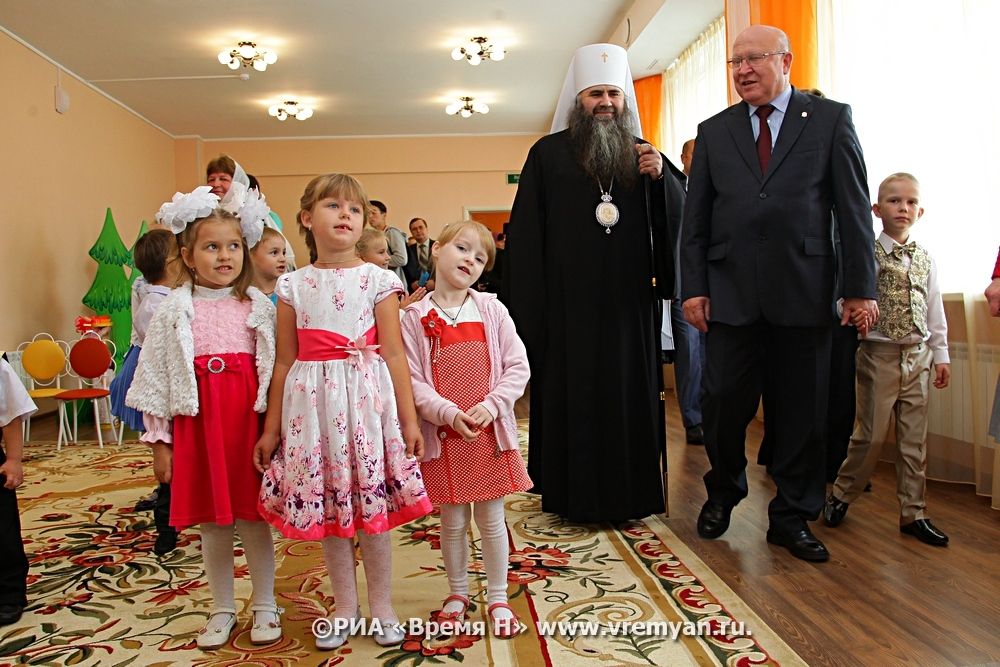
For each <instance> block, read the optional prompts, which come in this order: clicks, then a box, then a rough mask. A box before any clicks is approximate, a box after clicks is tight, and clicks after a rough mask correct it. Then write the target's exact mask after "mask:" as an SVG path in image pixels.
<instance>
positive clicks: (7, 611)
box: [0, 604, 24, 625]
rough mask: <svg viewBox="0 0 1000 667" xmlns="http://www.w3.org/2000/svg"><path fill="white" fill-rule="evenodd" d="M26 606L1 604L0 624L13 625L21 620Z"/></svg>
mask: <svg viewBox="0 0 1000 667" xmlns="http://www.w3.org/2000/svg"><path fill="white" fill-rule="evenodd" d="M23 611H24V607H22V606H21V605H19V604H2V605H0V625H11V624H13V623H17V622H18V621H20V620H21V613H22V612H23Z"/></svg>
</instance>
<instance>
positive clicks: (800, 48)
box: [750, 0, 819, 88]
mask: <svg viewBox="0 0 1000 667" xmlns="http://www.w3.org/2000/svg"><path fill="white" fill-rule="evenodd" d="M750 23H752V24H758V23H763V24H764V25H773V26H775V27H777V28H781V29H782V30H784V31H785V34H786V35H788V41H789V43H790V44H791V45H792V53H794V54H795V59H794V60H793V61H792V75H791V81H792V85H793V86H795V87H796V88H815V87H816V78H817V73H818V69H819V67H818V62H817V61H818V58H819V55H818V46H817V39H818V38H817V35H816V0H750Z"/></svg>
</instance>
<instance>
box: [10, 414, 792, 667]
mask: <svg viewBox="0 0 1000 667" xmlns="http://www.w3.org/2000/svg"><path fill="white" fill-rule="evenodd" d="M522 430H526V429H522ZM522 437H525V436H522ZM524 444H526V443H524ZM26 450H27V453H28V456H29V459H28V460H27V461H26V465H25V469H26V473H27V474H26V477H27V481H26V483H25V486H24V487H22V489H21V491H20V492H19V503H20V510H21V521H22V531H23V537H24V541H25V546H26V550H27V552H28V559H29V561H30V563H31V570H30V575H29V581H28V599H29V606H28V608H27V609H26V611H25V614H24V616H23V618H22V619H21V621H20V622H19V623H17V624H15V625H11V626H5V627H2V628H0V665H16V664H34V665H107V666H112V665H116V666H117V665H146V666H155V665H267V666H271V665H289V666H290V665H298V664H302V665H341V664H342V665H386V666H390V665H391V666H395V665H421V664H458V663H464V664H471V665H521V666H534V665H539V666H541V665H560V666H562V665H594V666H599V665H733V666H737V665H739V666H744V665H746V666H749V665H777V664H781V665H801V664H804V663H803V662H802V660H801V659H800V658H799V657H798V656H797V655H795V653H793V652H792V651H791V649H789V648H788V646H786V645H785V644H784V642H782V641H781V640H780V639H779V638H778V637H777V636H776V635H775V634H774V633H773V632H772V631H771V630H770V629H769V628H767V627H766V626H765V625H764V624H763V622H762V621H761V620H760V619H759V618H758V617H757V616H756V615H755V614H754V613H753V612H752V611H751V610H750V609H749V608H748V607H747V606H746V605H745V604H744V603H743V602H742V601H741V600H739V598H737V597H736V596H735V595H734V594H733V593H732V592H731V591H730V590H729V589H728V588H727V587H726V586H725V584H724V583H723V582H722V581H721V580H719V579H718V578H716V577H715V575H713V574H712V572H711V571H710V570H709V569H708V568H707V567H706V566H705V565H704V563H702V562H701V561H700V560H698V559H697V557H696V556H694V554H692V553H691V552H690V551H688V550H687V548H686V547H684V545H683V544H682V543H681V542H680V540H678V539H677V538H676V537H675V536H674V535H673V534H672V533H671V532H670V530H669V529H668V528H667V526H666V525H665V524H664V523H663V522H662V521H661V520H660V518H659V517H649V518H647V519H646V520H644V521H637V522H633V523H631V524H629V525H626V526H620V527H615V528H612V527H610V526H599V525H579V524H568V523H565V522H563V521H561V520H560V519H559V518H558V517H555V516H553V515H551V514H544V513H542V512H541V511H540V509H539V500H538V497H537V496H534V495H531V494H521V495H516V496H511V497H510V498H508V502H507V520H508V525H509V526H510V536H511V567H510V572H509V585H510V589H509V592H510V597H511V606H512V607H513V609H514V610H515V612H516V613H517V614H518V615H519V617H520V618H521V619H522V621H524V623H526V624H527V626H528V630H527V631H525V632H523V633H522V634H521V635H519V636H518V637H516V638H515V639H513V640H510V641H501V640H496V639H494V638H492V637H491V636H489V635H488V634H487V635H486V636H480V635H478V634H475V633H474V632H473V633H470V634H460V635H458V636H452V637H449V638H447V639H442V638H435V637H431V638H425V637H424V636H423V635H419V634H415V635H409V636H408V637H407V640H406V641H405V642H404V643H403V644H402V645H401V646H397V647H392V648H388V649H386V648H382V647H379V646H378V645H376V644H375V642H374V641H373V640H372V639H370V638H368V637H355V638H352V639H351V640H350V641H349V642H348V643H347V644H345V645H344V646H343V647H341V648H340V649H338V650H336V651H332V652H328V653H323V652H320V651H317V650H316V649H315V648H314V647H313V638H312V634H311V632H310V627H311V624H312V622H313V620H315V619H317V618H320V617H321V616H324V615H326V614H327V610H328V609H332V608H333V602H334V601H333V599H332V597H331V595H330V593H329V584H328V583H327V582H326V574H325V569H324V567H323V560H322V554H321V552H320V550H319V544H318V543H314V542H294V541H290V540H284V539H279V540H277V542H276V550H277V567H278V572H277V583H276V589H277V590H276V592H277V596H278V603H279V605H280V606H282V607H283V608H284V609H285V612H284V615H283V618H282V624H283V627H284V636H283V638H282V639H281V640H280V641H279V642H278V643H276V644H272V645H270V646H263V647H259V646H253V645H252V644H251V643H250V641H249V633H250V630H249V623H250V612H249V611H248V606H249V602H248V599H249V588H250V579H249V574H248V571H247V568H246V563H245V560H244V559H243V558H242V557H241V556H242V553H241V552H237V555H238V558H237V573H236V574H237V581H236V595H237V606H238V607H240V608H241V609H240V616H239V624H238V625H237V628H236V630H235V631H234V632H233V635H232V637H231V640H230V642H229V644H228V645H227V646H225V647H223V648H222V649H220V650H218V651H212V652H204V651H200V650H198V649H197V648H196V647H195V642H194V638H195V634H196V633H197V631H198V629H199V628H201V627H202V625H203V624H204V622H205V619H206V617H207V614H208V609H209V606H210V603H209V600H208V586H207V583H206V581H205V578H204V575H203V572H202V568H201V556H200V537H199V535H198V532H197V530H194V529H192V530H187V531H184V532H183V533H182V535H181V540H180V542H179V548H178V549H177V550H175V551H174V552H172V553H170V554H168V555H167V556H166V557H163V558H157V557H156V556H155V555H154V554H153V553H152V547H153V541H154V538H155V533H154V531H153V528H152V525H151V523H152V516H151V515H150V514H149V513H142V514H136V513H134V512H133V511H132V506H133V504H134V503H135V501H136V500H137V499H138V498H139V497H140V496H141V495H144V494H145V493H147V492H148V491H149V490H150V489H151V488H152V486H153V482H152V464H151V459H150V457H149V455H148V449H147V448H146V447H144V446H142V445H138V444H135V443H129V444H125V445H123V446H122V447H121V448H117V447H114V446H111V447H106V448H105V449H103V450H101V449H98V448H97V447H96V445H90V444H85V445H74V446H71V447H69V448H64V449H63V451H61V452H56V451H55V447H54V445H50V444H39V443H34V442H33V443H30V444H29V445H28V447H27V448H26ZM473 539H474V543H473V546H474V549H475V546H476V544H477V542H476V541H475V540H477V539H478V538H477V537H476V536H475V535H473ZM394 540H395V541H394V560H393V571H394V590H393V597H394V601H395V605H396V611H397V612H398V613H399V615H400V617H401V619H404V620H405V619H409V618H419V619H422V620H425V621H426V620H429V619H433V618H434V617H435V615H436V613H437V611H436V610H437V609H439V608H440V601H441V600H442V599H443V598H444V596H445V595H447V580H446V578H445V573H444V567H443V564H442V562H441V555H440V551H439V548H440V544H439V523H438V518H437V516H429V517H425V518H423V519H421V520H419V521H415V522H413V523H410V524H408V525H406V526H404V527H402V528H400V529H396V530H395V531H394ZM358 574H359V579H361V581H362V584H361V585H360V587H361V591H362V609H363V610H366V609H367V603H366V601H365V600H364V592H363V591H364V585H363V578H361V577H362V573H361V572H360V571H359V573H358ZM472 574H473V575H474V578H473V580H472V582H471V583H472V590H473V594H474V595H473V602H474V605H473V607H472V608H470V621H473V622H475V621H485V620H486V615H485V605H484V604H483V602H484V600H485V580H484V579H483V578H482V577H481V576H480V575H481V573H480V572H479V571H475V568H474V571H473V573H472ZM555 621H562V622H579V623H595V624H598V625H593V626H590V625H588V626H576V630H577V632H572V631H571V629H570V628H568V627H564V628H563V631H564V632H563V633H562V634H560V633H558V632H556V633H552V634H549V633H544V636H543V633H540V632H539V631H538V626H537V625H536V624H537V623H539V622H542V623H545V622H555ZM623 621H624V622H628V623H629V624H631V623H633V622H639V625H634V626H632V627H623V626H619V625H618V623H619V622H623ZM684 621H688V622H691V623H690V624H688V625H687V626H680V625H677V626H667V623H672V624H675V623H679V622H684ZM699 622H700V623H699ZM642 623H647V625H641V624H642ZM733 623H736V625H735V626H734V625H732V624H733ZM739 623H743V627H742V630H743V632H740V626H739ZM584 627H586V628H587V629H586V630H584V629H583V628H584ZM595 629H599V630H600V631H599V632H595ZM733 630H735V632H734V631H733ZM667 632H678V634H677V635H676V636H675V637H673V638H672V637H670V636H664V634H665V633H667ZM584 634H586V635H588V636H584Z"/></svg>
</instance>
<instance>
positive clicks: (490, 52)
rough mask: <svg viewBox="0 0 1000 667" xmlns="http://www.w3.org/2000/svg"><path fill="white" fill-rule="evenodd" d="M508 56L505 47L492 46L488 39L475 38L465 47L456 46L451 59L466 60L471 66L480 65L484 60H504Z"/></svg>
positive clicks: (496, 44)
mask: <svg viewBox="0 0 1000 667" xmlns="http://www.w3.org/2000/svg"><path fill="white" fill-rule="evenodd" d="M506 55H507V52H506V51H505V50H504V47H503V45H501V44H498V43H495V42H494V43H492V44H491V43H490V40H489V39H488V38H486V37H473V38H472V39H470V40H469V43H468V44H466V45H465V46H456V47H455V49H454V50H453V51H452V52H451V59H452V60H461V59H462V58H465V60H466V62H468V63H469V64H470V65H478V64H479V63H481V62H483V61H484V60H503V59H504V56H506Z"/></svg>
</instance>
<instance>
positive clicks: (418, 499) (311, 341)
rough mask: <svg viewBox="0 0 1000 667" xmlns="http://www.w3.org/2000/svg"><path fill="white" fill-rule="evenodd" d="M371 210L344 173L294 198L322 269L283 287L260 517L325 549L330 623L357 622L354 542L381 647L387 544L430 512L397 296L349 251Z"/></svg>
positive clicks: (385, 278) (391, 624) (381, 275)
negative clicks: (398, 529) (393, 533)
mask: <svg viewBox="0 0 1000 667" xmlns="http://www.w3.org/2000/svg"><path fill="white" fill-rule="evenodd" d="M367 201H368V197H367V195H366V194H365V192H364V190H363V188H362V187H361V184H360V183H358V182H357V181H356V180H355V179H354V178H352V177H350V176H346V175H342V174H328V175H325V176H318V177H316V178H314V179H313V180H312V181H311V182H310V183H309V185H308V186H307V187H306V191H305V193H304V194H303V195H302V199H301V202H300V205H301V211H300V212H299V215H298V222H299V225H300V227H301V228H302V231H303V233H304V234H305V237H306V245H308V246H309V249H310V251H311V253H313V256H314V257H315V258H316V259H315V260H314V261H313V263H312V264H311V265H309V266H306V267H305V268H302V269H299V270H298V271H295V272H293V273H290V274H285V275H283V276H281V278H279V279H278V285H277V288H276V292H277V294H278V299H279V301H278V327H277V329H278V346H277V357H276V360H275V366H274V379H273V382H272V384H271V396H270V398H271V408H270V409H269V410H268V412H267V420H266V422H265V424H264V431H263V434H262V435H261V438H260V441H259V442H258V444H257V447H256V449H255V450H254V460H255V462H256V464H257V466H258V469H259V470H260V471H261V472H263V473H264V482H263V486H262V487H261V490H260V503H259V508H260V512H261V514H262V515H263V516H264V518H265V519H267V520H268V521H269V522H270V523H271V525H273V526H274V527H275V528H277V529H278V530H279V531H280V532H281V533H282V534H283V535H285V536H286V537H293V538H298V539H303V540H322V542H323V556H324V558H325V560H326V565H327V569H328V570H329V573H330V581H331V583H332V585H333V594H334V598H335V600H336V610H335V611H334V613H333V617H334V618H341V619H354V618H357V617H359V616H360V613H361V611H360V608H359V607H358V589H357V579H356V576H355V571H354V570H355V561H354V536H355V535H357V536H358V539H359V540H360V542H361V554H362V558H363V559H364V562H365V578H366V579H367V582H368V600H369V604H370V607H371V614H372V617H373V618H377V619H378V620H379V623H378V624H375V623H373V624H372V627H373V631H372V634H373V635H374V637H375V640H376V641H377V642H378V643H379V644H381V645H383V646H388V645H391V644H398V643H400V642H401V641H403V639H404V637H405V634H404V633H403V632H402V630H401V629H400V628H399V627H398V617H397V616H396V612H395V611H394V610H393V608H392V599H391V585H390V584H391V558H390V555H391V552H390V546H391V545H390V541H389V533H388V531H389V529H391V528H393V527H395V526H398V525H400V524H402V523H405V522H407V521H411V520H413V519H416V518H418V517H421V516H424V515H425V514H427V513H429V512H430V511H431V509H432V506H431V503H430V501H429V500H428V499H427V493H426V492H425V491H424V484H423V481H422V479H421V476H420V465H419V463H418V462H417V460H416V458H415V457H414V454H416V455H417V456H419V455H420V454H421V453H422V452H423V438H422V437H421V435H420V424H419V422H418V420H417V415H416V410H415V408H414V406H413V390H412V389H411V387H410V377H409V373H408V369H407V365H406V355H405V352H404V350H403V341H402V338H401V336H400V333H399V298H398V294H399V293H400V292H402V290H403V285H402V283H401V282H400V281H399V278H397V277H396V275H395V274H394V273H392V272H390V271H387V270H385V269H382V268H379V267H378V266H375V265H374V264H368V263H366V262H364V261H362V260H361V259H360V258H359V257H358V255H357V253H356V251H355V244H356V243H357V242H358V239H359V237H360V236H361V230H362V227H363V225H364V221H365V215H366V212H367V210H368V206H367ZM272 457H273V458H272ZM331 625H332V626H333V627H334V628H338V627H342V625H341V624H338V623H337V622H336V621H333V622H332V623H331ZM349 628H350V626H349V625H347V628H345V629H344V630H342V631H331V632H328V633H326V634H324V635H319V636H317V637H316V646H317V647H318V648H320V649H323V650H330V649H334V648H337V647H339V646H340V645H342V644H344V643H345V642H346V641H347V639H348V630H349ZM379 629H381V631H379Z"/></svg>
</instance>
